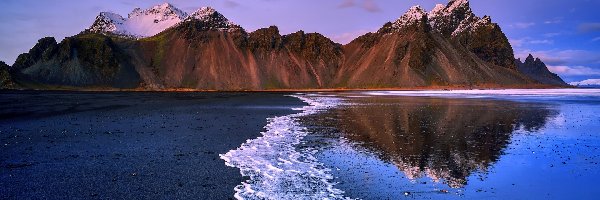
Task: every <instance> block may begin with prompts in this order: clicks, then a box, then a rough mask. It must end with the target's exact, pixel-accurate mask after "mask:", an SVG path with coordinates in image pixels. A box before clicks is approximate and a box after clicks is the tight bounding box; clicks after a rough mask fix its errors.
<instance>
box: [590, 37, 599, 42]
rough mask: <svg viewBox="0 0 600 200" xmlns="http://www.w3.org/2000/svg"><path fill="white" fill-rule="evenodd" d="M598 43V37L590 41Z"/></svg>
mask: <svg viewBox="0 0 600 200" xmlns="http://www.w3.org/2000/svg"><path fill="white" fill-rule="evenodd" d="M598 41H600V37H596V38H594V39H592V42H598Z"/></svg>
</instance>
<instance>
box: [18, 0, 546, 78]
mask: <svg viewBox="0 0 600 200" xmlns="http://www.w3.org/2000/svg"><path fill="white" fill-rule="evenodd" d="M170 7H172V6H171V5H170V4H163V5H159V6H155V7H154V8H168V10H171V11H172V12H171V11H169V12H163V11H161V12H148V10H146V11H142V10H141V9H136V10H134V12H132V13H133V14H130V16H128V19H131V18H135V16H139V15H145V14H147V13H151V14H156V13H162V14H158V15H159V16H166V15H165V14H164V13H167V15H168V16H171V17H173V16H176V17H175V18H177V20H181V21H179V22H177V23H175V24H174V25H173V26H171V27H168V28H165V29H164V30H163V31H161V32H159V33H158V34H156V35H154V36H150V37H141V36H140V35H135V34H129V35H123V34H120V33H121V32H119V31H118V30H119V29H118V27H117V29H115V30H117V31H115V30H113V29H107V28H106V27H108V28H111V27H112V25H110V26H107V24H110V23H104V22H105V21H102V20H100V22H102V23H100V22H99V20H98V19H97V20H96V22H95V23H94V25H93V26H92V28H90V29H88V30H86V31H84V32H82V33H80V34H78V35H76V36H73V37H69V38H67V39H65V40H63V41H62V42H61V43H58V44H57V43H56V41H48V40H40V42H38V45H36V46H35V47H34V48H33V49H32V50H31V51H30V52H29V53H26V54H23V55H21V56H19V59H17V62H15V65H13V67H12V68H11V74H13V78H14V80H15V82H17V84H19V85H26V86H27V87H43V86H75V87H92V88H138V89H142V90H164V89H173V88H191V89H203V90H263V89H315V88H404V87H431V86H447V87H453V86H465V87H471V86H490V87H511V86H514V87H516V86H520V87H522V86H525V85H531V84H538V83H539V82H537V81H535V80H533V79H531V78H528V77H527V76H525V75H524V74H522V73H520V72H519V71H517V69H516V66H515V63H514V55H513V52H512V48H511V47H510V44H509V43H508V40H507V39H506V36H504V34H503V33H502V31H501V30H500V28H499V26H498V25H497V24H494V23H492V22H491V19H490V18H489V17H483V18H478V17H476V16H475V15H474V14H472V12H471V10H470V7H469V2H468V1H466V0H456V1H450V2H449V3H448V4H447V5H446V6H443V5H441V6H439V5H438V6H436V9H434V11H435V12H434V11H432V12H429V13H427V12H426V11H425V10H424V9H422V8H420V7H418V6H417V7H413V8H411V9H410V10H409V12H407V13H406V14H404V15H403V16H402V17H401V18H400V19H398V20H397V21H395V22H389V23H387V24H385V25H384V26H383V27H382V28H381V29H380V30H379V31H377V32H375V33H368V34H366V35H364V36H361V37H359V38H357V39H356V40H354V41H352V42H351V43H350V44H347V45H340V44H337V43H335V42H333V41H331V40H330V39H329V38H327V37H325V36H323V35H321V34H318V33H304V32H302V31H299V32H296V33H292V34H288V35H281V34H280V32H279V30H278V28H277V27H275V26H272V27H269V28H263V29H259V30H256V31H254V32H252V33H247V32H246V31H245V30H244V29H243V28H242V27H240V26H239V25H236V24H234V23H232V22H231V21H229V20H228V19H227V18H225V17H224V16H223V15H222V14H220V13H218V12H217V11H216V10H214V9H212V8H207V7H205V8H201V9H199V10H198V11H196V12H194V13H192V14H190V15H187V14H186V13H184V12H177V11H176V10H178V9H175V8H170ZM154 8H152V9H154ZM152 9H149V10H152ZM154 10H157V9H154ZM163 10H164V9H163ZM431 13H437V14H435V15H432V14H431ZM445 13H450V14H445ZM172 14H175V15H172ZM102 15H103V14H101V16H102ZM104 15H106V14H104ZM430 16H434V17H430ZM448 16H450V17H448ZM456 16H467V17H458V18H457V17H456ZM113 17H114V16H113ZM99 18H101V17H100V16H99ZM430 18H431V19H430ZM455 18H457V19H460V18H463V19H462V20H455ZM161 19H163V18H161ZM167 19H174V18H168V17H167ZM432 19H433V20H432ZM449 19H452V20H449ZM432 21H435V23H432ZM446 21H448V22H446ZM467 22H469V23H467ZM113 23H114V22H113ZM446 23H450V24H446ZM100 25H102V26H100ZM94 27H103V28H104V29H98V28H94ZM107 30H108V31H107ZM457 30H460V31H457ZM52 40H53V39H52ZM488 44H489V45H488ZM507 60H509V61H507Z"/></svg>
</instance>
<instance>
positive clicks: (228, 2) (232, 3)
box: [223, 0, 240, 8]
mask: <svg viewBox="0 0 600 200" xmlns="http://www.w3.org/2000/svg"><path fill="white" fill-rule="evenodd" d="M223 4H224V5H225V7H228V8H235V7H238V6H240V4H239V3H237V2H235V1H231V0H225V1H223Z"/></svg>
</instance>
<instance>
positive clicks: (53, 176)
mask: <svg viewBox="0 0 600 200" xmlns="http://www.w3.org/2000/svg"><path fill="white" fill-rule="evenodd" d="M302 105H304V104H303V103H302V102H301V101H300V100H298V99H296V98H293V97H287V96H285V93H252V94H251V93H132V92H128V93H120V92H110V93H97V92H35V91H32V92H14V91H2V92H0V152H2V153H1V154H0V199H29V198H42V199H231V198H233V194H234V192H235V191H234V190H233V188H234V187H235V186H236V185H238V184H239V183H240V182H242V181H243V178H242V177H241V175H240V172H239V170H238V169H236V168H232V167H227V166H225V165H224V161H223V160H221V159H220V158H219V154H223V153H226V152H228V151H229V150H231V149H235V148H237V147H238V146H239V145H240V144H242V143H244V142H245V141H246V140H247V139H252V138H256V137H258V136H260V132H261V131H263V129H264V128H263V126H265V124H267V120H266V119H267V118H268V117H274V116H281V115H287V114H291V113H293V112H295V111H292V110H291V108H292V107H299V106H302Z"/></svg>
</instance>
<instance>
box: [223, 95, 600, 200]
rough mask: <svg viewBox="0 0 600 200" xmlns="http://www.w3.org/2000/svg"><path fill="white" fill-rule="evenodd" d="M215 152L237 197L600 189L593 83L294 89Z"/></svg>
mask: <svg viewBox="0 0 600 200" xmlns="http://www.w3.org/2000/svg"><path fill="white" fill-rule="evenodd" d="M289 96H291V97H294V98H298V99H300V100H302V101H303V102H305V103H306V104H307V105H306V106H302V107H296V108H294V110H296V111H297V112H296V113H294V114H290V115H283V116H276V117H272V118H269V119H268V124H267V125H266V126H265V129H264V132H262V133H261V136H260V137H258V138H255V139H250V140H248V141H246V142H245V143H244V144H241V145H240V146H239V147H238V148H236V149H232V150H231V151H229V152H227V153H224V154H220V158H221V159H222V160H224V162H225V164H226V165H227V166H230V167H234V168H238V169H239V170H240V171H241V174H242V175H243V176H245V177H246V178H247V179H246V180H245V181H244V182H242V183H240V184H239V185H238V186H237V187H235V188H233V190H235V198H237V199H598V198H600V190H599V188H600V187H599V186H600V185H599V184H598V180H599V179H600V165H598V164H599V163H600V90H599V89H514V90H450V91H354V92H352V91H348V92H335V93H334V92H321V93H295V94H289Z"/></svg>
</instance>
